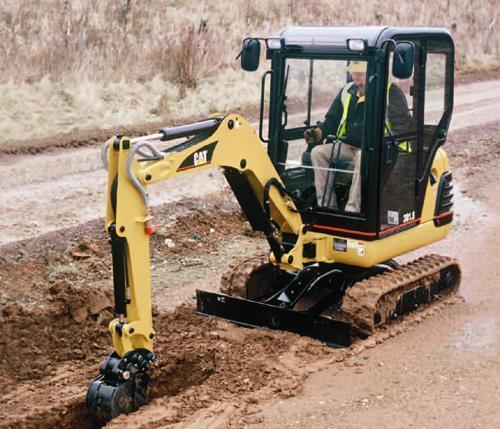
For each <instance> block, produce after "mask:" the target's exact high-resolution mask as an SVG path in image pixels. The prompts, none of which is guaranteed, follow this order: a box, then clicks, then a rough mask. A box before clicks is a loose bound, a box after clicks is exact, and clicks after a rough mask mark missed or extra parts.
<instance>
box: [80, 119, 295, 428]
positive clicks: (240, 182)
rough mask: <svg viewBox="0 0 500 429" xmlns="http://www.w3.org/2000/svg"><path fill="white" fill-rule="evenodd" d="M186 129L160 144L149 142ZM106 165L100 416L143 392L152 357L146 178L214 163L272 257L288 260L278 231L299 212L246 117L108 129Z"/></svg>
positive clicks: (93, 387) (96, 403)
mask: <svg viewBox="0 0 500 429" xmlns="http://www.w3.org/2000/svg"><path fill="white" fill-rule="evenodd" d="M183 136H192V137H191V138H190V139H188V140H186V141H184V142H182V143H180V144H177V145H174V146H171V147H169V148H167V149H165V150H163V151H160V150H159V149H158V148H157V146H156V145H155V144H154V143H153V142H152V140H153V139H157V140H158V139H159V140H163V141H166V140H167V141H168V140H174V139H178V138H179V137H183ZM103 162H104V164H105V166H106V167H107V170H108V188H107V196H108V198H107V210H106V230H107V232H108V233H109V236H110V243H111V249H112V257H113V283H114V298H115V313H116V315H117V318H116V319H114V320H113V321H112V322H111V323H110V325H109V330H110V332H111V335H112V338H113V345H114V352H113V353H112V354H111V355H110V357H109V358H108V359H107V361H106V362H105V363H104V364H103V365H102V366H101V368H100V375H99V377H97V378H96V379H95V380H94V381H92V383H91V384H90V387H89V390H88V394H87V408H88V410H89V413H90V414H91V415H94V416H96V418H98V419H99V420H101V421H107V420H109V419H111V418H113V417H115V416H116V415H118V414H122V413H128V412H130V411H133V410H135V409H137V408H138V407H139V406H141V405H142V404H143V403H144V402H145V401H146V400H147V389H148V383H149V376H148V369H149V366H150V365H151V364H152V363H153V362H154V360H155V358H156V357H155V355H154V354H153V352H152V350H153V339H154V337H155V331H154V329H153V322H152V306H151V288H150V252H149V236H150V235H151V233H152V232H153V219H152V216H151V211H150V204H149V197H148V193H147V187H148V186H149V185H151V184H153V183H156V182H159V181H163V180H168V179H171V178H174V177H178V176H182V175H186V174H191V173H194V172H198V171H201V170H205V169H208V168H213V167H221V168H222V169H223V171H224V175H225V177H226V178H227V180H228V183H229V184H230V186H231V188H232V190H233V192H234V193H235V196H236V198H237V200H238V202H239V203H240V205H241V207H242V209H243V211H244V212H245V215H246V217H247V218H248V220H249V222H250V223H251V225H252V227H253V229H254V230H258V231H262V232H264V234H265V236H266V238H267V240H268V242H269V245H270V247H271V260H272V261H273V262H274V263H276V264H278V265H280V267H281V268H288V269H295V270H297V269H301V268H302V266H301V261H297V262H296V263H297V264H298V265H297V266H295V264H294V258H293V256H292V255H289V254H287V253H286V251H285V249H284V248H283V246H282V245H281V242H280V239H281V234H282V233H292V234H295V235H299V234H300V232H301V230H302V226H303V225H302V220H301V216H300V214H299V213H298V212H297V210H296V207H295V205H294V203H293V201H292V199H291V197H290V196H289V195H288V194H287V191H286V189H285V188H284V186H283V184H282V182H281V180H280V178H279V175H278V172H277V171H276V169H275V167H274V165H273V164H272V162H271V160H270V159H269V157H268V155H267V153H266V151H265V149H264V147H263V145H262V143H261V142H260V141H259V139H258V138H257V136H256V134H255V131H254V130H253V128H252V127H251V126H250V124H249V123H248V122H247V121H246V120H245V119H243V118H241V117H240V116H238V115H228V116H225V117H216V118H212V119H208V120H206V121H201V122H198V123H195V124H189V125H184V126H180V127H174V128H165V129H163V130H161V132H160V133H158V134H155V135H152V136H146V137H142V138H137V139H130V138H128V137H116V136H115V137H113V138H111V139H110V140H108V142H107V143H106V144H105V145H104V148H103Z"/></svg>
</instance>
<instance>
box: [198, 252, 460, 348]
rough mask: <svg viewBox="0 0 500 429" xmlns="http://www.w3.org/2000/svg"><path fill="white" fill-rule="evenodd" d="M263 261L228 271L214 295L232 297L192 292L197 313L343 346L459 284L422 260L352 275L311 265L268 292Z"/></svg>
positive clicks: (441, 267) (432, 259)
mask: <svg viewBox="0 0 500 429" xmlns="http://www.w3.org/2000/svg"><path fill="white" fill-rule="evenodd" d="M265 261H266V258H265V257H264V256H263V255H258V256H254V257H250V258H249V257H245V258H243V259H241V260H237V261H236V262H235V263H233V264H231V266H230V267H229V268H228V271H227V272H226V273H224V275H223V277H222V282H221V290H222V291H223V292H225V293H229V294H231V295H232V296H229V295H226V294H217V293H212V292H204V291H199V290H198V291H197V292H196V297H197V311H198V313H199V314H203V315H209V316H216V317H220V318H223V319H226V320H229V321H231V322H234V323H237V324H239V325H243V326H250V327H267V328H270V329H278V330H283V331H290V332H294V333H297V334H299V335H304V336H308V337H311V338H314V339H317V340H320V341H322V342H324V343H326V344H328V345H330V346H334V347H348V346H350V345H351V342H352V338H353V337H354V336H357V337H362V338H365V337H367V336H369V335H371V334H372V333H373V332H374V331H375V329H376V328H377V327H380V326H383V325H384V324H387V323H390V322H391V321H392V320H394V319H396V318H398V317H400V316H402V315H404V314H407V313H410V312H412V311H414V310H415V309H417V308H418V307H419V306H421V305H426V304H431V303H432V302H433V301H436V300H438V299H440V298H443V297H445V296H448V295H452V294H454V293H456V291H457V289H458V286H459V284H460V278H461V273H460V268H459V266H458V264H457V263H456V261H455V260H454V259H452V258H448V257H444V256H439V255H427V256H424V257H422V258H419V259H417V260H415V261H413V262H410V263H408V264H405V265H401V266H400V265H398V264H396V263H395V262H394V261H388V262H387V264H386V265H385V266H379V267H374V268H372V269H370V270H360V271H357V272H356V270H355V269H353V268H349V267H345V266H340V265H338V266H336V267H335V268H333V269H329V270H328V269H326V268H324V267H323V268H322V267H321V266H316V265H313V266H310V267H309V269H308V270H307V269H306V270H303V271H302V272H300V273H298V274H297V275H296V276H295V277H293V276H291V277H288V282H287V284H286V285H285V286H284V287H280V288H276V284H274V285H273V283H272V280H271V279H272V277H273V275H272V274H273V268H272V265H271V264H269V263H268V262H265ZM275 281H276V279H275Z"/></svg>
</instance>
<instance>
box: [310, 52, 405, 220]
mask: <svg viewBox="0 0 500 429" xmlns="http://www.w3.org/2000/svg"><path fill="white" fill-rule="evenodd" d="M346 70H347V71H348V72H350V73H351V76H352V81H351V82H348V83H347V84H346V85H345V86H344V87H343V88H342V89H341V90H340V92H339V93H338V95H337V96H336V97H335V100H334V101H333V103H332V105H331V106H330V109H329V110H328V112H327V113H326V115H325V120H324V121H323V122H322V123H319V124H318V126H317V127H314V128H312V129H311V130H307V131H306V132H305V133H304V137H305V140H306V142H307V143H308V144H314V143H318V142H321V140H322V139H323V138H324V137H326V136H328V135H330V134H331V135H335V136H337V137H344V139H345V140H344V141H345V143H342V142H340V141H337V142H334V143H327V144H319V145H317V146H315V147H314V148H313V149H312V151H311V161H312V165H313V168H314V179H315V184H316V199H317V203H318V205H319V206H321V207H330V208H333V209H335V210H338V203H337V197H336V195H335V192H334V189H333V175H334V173H333V172H332V171H331V170H329V169H330V168H335V165H334V162H335V160H336V159H338V160H339V161H347V162H350V163H353V164H354V170H353V173H352V176H353V177H352V182H351V188H350V190H349V198H348V201H347V203H346V206H345V211H346V212H353V213H359V212H360V210H361V175H360V174H359V171H360V164H361V146H362V143H363V129H364V115H365V83H366V61H351V62H350V64H349V65H348V66H347V69H346ZM387 96H388V102H389V109H388V110H389V115H388V116H389V117H390V118H392V119H393V121H392V122H393V123H394V124H393V125H392V126H390V122H389V121H388V120H386V126H385V128H386V130H385V133H386V134H388V133H399V132H403V129H405V130H408V126H409V124H410V123H411V116H410V114H409V111H408V105H407V102H406V98H405V96H404V94H403V93H402V91H401V90H400V89H399V88H398V87H397V85H395V84H390V85H389V87H388V93H387ZM391 128H392V129H391ZM404 144H405V145H407V146H406V149H405V148H403V147H402V146H401V145H399V146H400V149H402V150H406V151H408V152H410V151H411V149H410V147H409V143H404Z"/></svg>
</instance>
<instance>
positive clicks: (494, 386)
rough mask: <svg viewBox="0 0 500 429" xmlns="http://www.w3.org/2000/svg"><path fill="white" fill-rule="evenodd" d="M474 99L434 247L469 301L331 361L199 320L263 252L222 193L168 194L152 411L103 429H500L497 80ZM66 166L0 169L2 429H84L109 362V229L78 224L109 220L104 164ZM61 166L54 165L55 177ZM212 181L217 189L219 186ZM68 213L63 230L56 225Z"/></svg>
mask: <svg viewBox="0 0 500 429" xmlns="http://www.w3.org/2000/svg"><path fill="white" fill-rule="evenodd" d="M473 85H478V86H477V87H474V86H469V85H466V86H461V87H459V88H458V90H457V101H458V100H459V96H460V94H463V95H464V101H462V102H460V103H463V104H460V103H459V105H458V106H457V109H456V110H457V113H456V115H455V118H457V117H458V118H459V119H460V118H462V119H461V122H460V123H458V122H456V121H455V122H454V127H455V128H454V131H452V133H451V134H450V138H449V141H448V143H447V146H446V150H447V152H448V153H449V154H450V158H451V164H452V166H453V174H454V183H455V185H457V187H458V192H457V198H456V221H455V223H454V229H453V232H452V233H451V235H450V237H449V238H448V239H447V240H445V241H443V242H441V243H437V244H436V245H433V246H430V248H426V249H425V253H428V252H436V253H442V254H445V255H450V256H455V257H457V258H458V259H459V261H460V264H461V266H462V268H463V282H462V288H461V292H460V294H461V298H460V299H456V300H454V301H452V302H447V303H441V304H439V305H438V306H437V307H434V308H427V309H423V310H422V311H419V312H418V313H416V314H413V315H410V316H407V317H405V318H403V319H402V320H401V321H400V322H399V323H397V324H394V325H391V326H388V327H386V328H385V329H382V330H380V331H379V332H377V333H376V334H375V335H374V336H372V337H370V338H369V339H367V340H357V341H356V342H355V343H354V344H353V346H352V347H351V348H349V349H337V350H334V349H329V348H327V347H325V346H323V345H321V344H320V343H318V342H317V341H313V340H310V339H307V338H301V337H298V336H296V335H293V334H289V333H282V332H271V331H267V330H249V329H244V328H239V327H235V326H233V325H231V324H229V323H226V322H223V321H219V320H214V319H209V318H202V317H198V316H196V315H195V313H194V308H193V293H194V290H195V289H197V288H203V289H209V290H216V289H217V287H218V281H219V276H220V273H221V270H222V267H223V266H225V265H227V264H228V263H229V262H230V261H231V260H232V259H234V258H235V257H238V256H240V255H245V254H249V253H252V252H258V251H261V250H262V249H264V248H266V244H265V242H264V240H263V239H262V238H261V237H252V236H248V235H247V234H246V230H245V225H244V220H243V219H242V218H241V217H240V216H239V214H238V210H237V207H236V206H235V204H234V202H233V199H232V198H231V197H230V196H228V195H226V194H225V193H224V192H218V193H216V194H211V195H209V196H208V197H203V196H201V197H200V196H199V195H193V198H191V199H186V198H182V200H181V201H177V200H175V198H174V196H172V194H173V192H174V191H173V189H172V190H170V191H169V192H170V194H168V192H167V191H165V192H167V194H165V195H164V196H161V198H168V197H169V196H170V197H171V198H173V199H172V200H167V201H172V202H171V203H169V204H166V205H163V206H159V207H157V211H158V218H159V219H161V220H162V224H161V225H160V226H161V228H160V230H159V233H158V234H157V235H155V236H154V238H153V241H152V248H153V252H152V283H153V291H154V292H153V299H154V304H155V326H156V329H157V331H158V332H159V337H158V341H157V343H156V347H157V352H158V355H159V356H160V359H159V367H158V368H157V369H156V370H155V374H154V375H153V377H154V378H153V380H154V381H153V385H152V396H153V399H152V401H151V402H150V403H149V404H148V405H147V406H145V407H144V408H142V409H141V410H140V411H138V412H137V413H134V414H132V415H129V416H121V417H119V418H117V419H115V420H113V421H112V422H111V423H110V424H109V425H108V426H109V427H116V428H123V427H132V428H133V427H142V428H150V427H158V428H167V427H168V428H172V427H179V428H180V427H182V428H199V427H211V428H223V427H230V428H241V427H266V428H267V427H270V428H282V427H300V428H302V427H312V426H314V427H319V428H332V427H339V428H366V427H368V428H370V427H373V428H378V427H386V426H391V427H395V428H403V427H404V428H406V427H418V428H420V427H439V426H440V427H445V428H447V427H454V428H455V427H456V428H471V427H491V428H495V427H499V425H500V421H499V413H498V411H497V409H498V404H499V403H500V388H499V387H498V386H500V359H499V358H498V356H500V354H499V352H500V337H499V335H498V332H499V328H500V316H499V314H498V310H497V309H498V305H499V301H500V291H499V289H498V284H499V278H500V268H499V267H498V260H499V258H500V250H499V249H498V246H497V242H498V240H499V238H500V237H499V235H500V233H499V232H498V226H500V199H499V197H498V195H499V191H500V185H499V184H500V170H499V169H498V164H499V162H500V122H498V118H497V117H496V116H495V115H496V113H495V111H494V110H493V106H496V105H497V104H498V103H500V100H499V98H500V96H498V97H497V96H496V94H498V90H496V93H495V92H494V91H493V90H492V89H491V88H498V85H500V81H495V83H494V84H492V83H484V82H483V83H480V84H473ZM480 88H483V89H482V90H481V91H484V92H483V95H484V99H492V101H491V105H489V109H487V110H488V115H486V114H485V115H481V120H484V122H483V126H482V127H481V128H478V127H472V128H466V125H467V124H470V122H468V121H469V120H470V118H471V115H473V113H471V112H474V111H476V112H477V109H482V108H483V107H484V106H483V107H481V105H480V104H481V103H478V104H476V103H474V104H473V105H471V103H469V102H467V101H466V100H470V98H468V97H474V96H475V95H474V94H476V91H479V90H480ZM462 91H463V92H462ZM467 93H469V94H472V95H469V96H467V95H466V94H467ZM490 95H495V97H493V96H492V97H490ZM462 108H463V110H462ZM462 111H463V112H465V113H463V116H462V117H460V115H461V112H462ZM466 112H469V114H467V113H466ZM71 151H72V150H68V151H66V152H65V151H56V152H54V153H52V154H50V153H49V152H46V153H45V154H40V155H36V156H30V157H25V156H16V157H12V158H6V157H2V158H1V162H2V165H3V166H5V167H6V168H4V169H2V173H1V180H0V182H1V183H2V186H3V187H4V190H7V191H8V190H9V189H14V188H17V190H18V191H17V194H18V196H16V192H14V191H12V193H11V194H9V193H8V192H7V193H6V195H7V198H6V199H3V200H2V204H1V206H0V208H1V211H0V218H1V219H2V223H3V225H7V227H6V226H2V229H1V230H0V236H1V237H2V240H3V239H4V236H5V235H6V234H7V233H8V232H9V228H8V226H9V222H11V223H10V226H11V228H12V231H17V232H12V234H11V235H10V236H9V237H10V239H6V240H4V242H10V244H5V245H3V246H1V247H0V324H1V325H2V337H1V338H0V392H2V393H0V400H1V404H2V405H1V406H0V427H16V428H17V427H33V428H35V427H36V428H53V427H71V428H89V427H91V422H90V420H89V419H88V417H87V416H86V413H85V409H84V401H85V393H86V388H87V383H88V382H89V380H91V378H92V377H94V376H95V375H96V372H97V368H98V365H99V363H100V362H101V361H102V360H103V359H104V357H105V356H106V354H107V353H108V352H109V351H110V340H109V336H108V333H107V330H106V324H107V322H108V321H109V319H110V317H111V313H110V309H111V302H112V301H111V295H112V286H111V271H110V256H109V249H108V244H107V239H106V236H105V234H104V232H103V230H102V221H101V220H100V219H97V220H90V221H88V222H83V221H84V220H86V219H93V218H94V217H95V211H94V214H93V216H92V207H98V210H102V208H101V207H102V206H103V201H102V199H103V197H102V194H101V193H100V192H101V191H95V190H93V189H92V188H91V186H90V184H91V183H92V180H94V181H95V182H94V184H98V183H100V182H99V181H100V180H101V181H102V185H103V186H104V180H105V178H104V175H103V173H102V172H101V171H100V170H98V169H97V168H98V167H97V166H96V165H95V163H98V155H97V154H96V153H95V151H96V148H87V149H79V150H75V151H74V153H77V154H78V157H74V156H71V153H72V152H71ZM87 151H88V152H87ZM45 155H47V156H45ZM66 155H69V156H68V157H66ZM54 157H55V158H57V157H60V158H58V159H59V162H55V163H54V164H51V161H52V160H53V159H54ZM9 159H10V160H11V161H14V164H13V163H12V162H8V161H9ZM17 162H19V164H16V163H17ZM30 162H31V164H30ZM71 162H73V165H71ZM23 163H25V164H23ZM23 165H24V167H23ZM16 166H17V167H16ZM11 167H15V168H17V169H14V170H12V169H11ZM7 168H9V172H12V173H13V174H9V173H8V172H6V171H7ZM57 168H60V170H59V173H58V172H57V171H56V169H57ZM75 170H76V171H80V172H83V173H81V174H77V173H75ZM26 171H27V172H26ZM16 176H17V177H20V178H21V179H20V180H21V182H22V183H24V185H22V186H18V185H19V182H17V183H16V181H15V180H14V178H15V177H16ZM60 176H62V177H63V178H61V177H60ZM36 177H40V178H42V179H43V180H40V181H37V180H36ZM198 177H200V176H198ZM63 179H64V180H63ZM217 180H218V177H217V176H216V180H215V182H216V183H218V184H217V185H215V187H214V189H218V186H222V185H219V184H220V183H221V182H217ZM205 182H206V181H205V180H204V179H203V178H200V184H203V185H205ZM189 187H190V188H193V184H192V182H191V181H190V182H189ZM186 188H187V186H186ZM101 189H102V188H101ZM45 191H47V193H46V194H43V193H42V192H45ZM48 191H50V192H48ZM177 195H178V196H179V194H177ZM191 195H192V194H191ZM81 198H82V199H83V201H84V202H81V201H80V199H81ZM158 198H160V197H158ZM31 199H33V201H31ZM157 201H159V200H157ZM30 203H32V204H33V206H31V207H29V209H30V210H31V211H32V212H33V214H34V215H33V217H29V218H26V217H25V213H26V212H25V211H23V210H22V209H21V207H25V208H26V207H28V206H29V204H30ZM69 206H72V207H73V208H70V207H69ZM48 208H50V213H49V212H48ZM62 208H66V209H67V210H68V212H67V214H66V217H61V216H60V213H58V212H57V210H59V209H62ZM76 208H78V209H82V210H83V209H86V210H87V208H88V211H85V212H84V215H82V216H83V217H82V218H79V217H78V215H75V213H74V212H72V211H71V210H75V209H76ZM9 213H10V216H9ZM85 216H88V217H87V218H86V217H85ZM39 219H41V220H39ZM31 222H38V224H37V225H35V224H30V223H31ZM14 224H16V225H14ZM63 226H67V227H68V228H66V229H61V228H62V227H63ZM31 228H33V229H31ZM36 228H38V229H36ZM51 229H55V230H56V231H55V232H52V233H49V234H46V235H39V234H40V233H41V232H43V231H48V230H51ZM20 236H21V237H26V238H28V239H27V240H25V241H18V238H19V237H20ZM172 244H173V245H172ZM423 253H424V250H422V251H420V252H416V253H414V254H413V255H408V256H407V257H405V258H404V259H407V258H413V257H416V256H418V255H420V254H423Z"/></svg>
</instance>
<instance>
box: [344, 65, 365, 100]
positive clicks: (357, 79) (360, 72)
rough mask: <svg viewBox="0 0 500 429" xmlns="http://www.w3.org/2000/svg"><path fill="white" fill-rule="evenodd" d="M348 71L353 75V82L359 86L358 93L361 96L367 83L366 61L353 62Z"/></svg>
mask: <svg viewBox="0 0 500 429" xmlns="http://www.w3.org/2000/svg"><path fill="white" fill-rule="evenodd" d="M347 71H348V72H349V73H351V76H352V81H353V82H354V84H355V85H357V86H358V91H359V92H360V93H361V94H364V93H365V82H366V61H351V62H350V63H349V65H348V66H347Z"/></svg>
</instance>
